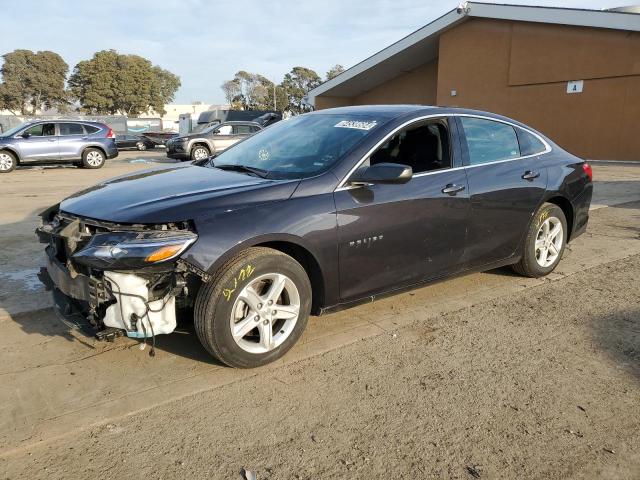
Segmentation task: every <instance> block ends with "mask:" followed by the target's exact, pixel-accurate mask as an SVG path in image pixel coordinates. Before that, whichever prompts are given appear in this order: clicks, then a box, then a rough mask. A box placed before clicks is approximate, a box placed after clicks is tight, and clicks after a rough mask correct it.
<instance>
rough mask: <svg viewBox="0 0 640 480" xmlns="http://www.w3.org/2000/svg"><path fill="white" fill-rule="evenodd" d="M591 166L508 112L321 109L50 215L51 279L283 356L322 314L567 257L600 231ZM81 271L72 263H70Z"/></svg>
mask: <svg viewBox="0 0 640 480" xmlns="http://www.w3.org/2000/svg"><path fill="white" fill-rule="evenodd" d="M591 195H592V171H591V167H590V166H589V165H588V164H587V163H586V162H585V161H583V160H582V159H580V158H578V157H576V156H574V155H572V154H570V153H568V152H566V151H565V150H563V149H562V148H561V147H559V146H558V145H556V144H555V143H553V142H552V141H551V140H550V139H549V138H547V137H545V136H544V135H542V134H541V133H539V132H537V131H535V130H534V129H532V128H530V127H528V126H526V125H524V124H522V123H520V122H517V121H515V120H511V119H509V118H506V117H503V116H499V115H495V114H492V113H486V112H480V111H475V110H463V109H453V108H435V107H419V106H375V107H374V106H372V107H348V108H337V109H330V110H322V111H318V112H314V113H310V114H306V115H301V116H299V117H295V118H292V119H291V120H288V121H286V122H279V123H277V124H275V125H273V126H271V127H269V128H268V129H265V130H264V131H262V132H260V133H258V134H257V135H255V136H253V137H251V138H248V139H246V140H244V141H243V142H241V143H239V144H238V145H236V146H234V147H233V148H231V149H229V150H227V151H226V152H223V153H221V154H220V155H219V156H217V157H216V158H213V159H211V160H210V161H208V162H204V165H203V166H196V165H179V166H175V167H171V168H164V169H154V170H148V171H146V172H136V173H133V174H131V175H130V176H129V177H127V176H125V177H118V178H117V179H115V180H112V181H106V182H102V183H100V184H98V185H96V186H95V187H94V188H92V189H88V190H84V191H82V192H80V193H78V194H75V195H73V196H71V197H69V198H67V199H66V200H64V201H63V202H62V203H61V204H59V205H55V206H53V207H52V208H51V209H49V210H48V211H47V212H44V213H43V215H42V218H43V224H42V226H41V227H40V228H39V230H38V234H39V236H40V239H41V241H43V242H44V243H46V244H47V247H46V252H47V257H46V258H47V264H46V267H45V268H44V269H43V271H42V275H41V278H42V280H43V281H44V282H45V284H46V285H48V287H49V288H51V289H53V290H54V292H55V298H56V308H57V311H58V312H60V315H62V316H63V318H67V317H69V316H72V317H73V316H75V318H83V319H88V320H89V321H90V322H91V323H92V324H93V325H95V326H96V327H97V328H98V329H99V330H100V332H99V336H101V337H109V336H111V337H113V336H116V335H127V336H129V337H138V338H145V339H146V338H147V337H152V338H155V337H154V336H155V335H158V334H160V333H169V332H171V331H173V329H174V328H175V326H176V309H177V308H179V306H190V305H192V306H193V317H194V322H195V329H196V332H197V335H198V338H199V339H200V341H201V342H202V344H203V345H204V347H205V348H206V349H207V351H208V352H210V353H211V354H212V355H213V356H215V357H216V358H218V359H219V360H220V361H222V362H224V363H225V364H227V365H230V366H234V367H255V366H258V365H263V364H265V363H268V362H271V361H273V360H275V359H277V358H279V357H280V356H282V355H283V354H284V353H285V352H286V351H287V350H288V349H289V348H291V347H292V346H293V344H294V343H296V341H297V340H298V339H299V338H300V335H301V334H302V332H303V330H304V328H305V326H306V324H307V319H308V317H309V315H310V313H314V314H318V315H319V314H322V313H325V312H329V311H333V310H336V309H341V308H346V307H351V306H355V305H357V304H359V303H363V302H371V301H372V300H375V299H377V298H379V297H381V296H384V295H388V294H393V293H397V292H399V291H402V290H406V289H411V288H415V287H418V286H420V285H424V284H425V283H429V282H434V281H438V280H442V279H443V278H446V277H450V276H453V275H459V274H463V273H470V272H477V271H482V270H488V269H493V268H496V267H500V266H504V265H512V266H513V268H514V270H515V271H516V272H518V273H520V274H522V275H525V276H529V277H541V276H544V275H548V274H549V273H550V272H552V271H553V270H554V268H556V266H557V265H558V262H560V259H561V257H562V254H563V252H564V250H565V246H566V244H567V242H569V241H571V240H573V239H575V238H576V237H577V236H578V235H580V234H581V233H583V232H584V231H585V229H586V226H587V222H588V219H589V204H590V202H591ZM70 271H72V272H73V276H72V275H71V274H70Z"/></svg>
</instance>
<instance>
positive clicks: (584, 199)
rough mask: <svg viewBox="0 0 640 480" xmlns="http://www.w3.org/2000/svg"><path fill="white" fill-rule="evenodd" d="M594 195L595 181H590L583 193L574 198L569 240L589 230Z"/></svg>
mask: <svg viewBox="0 0 640 480" xmlns="http://www.w3.org/2000/svg"><path fill="white" fill-rule="evenodd" d="M592 196H593V183H591V182H590V183H588V184H587V185H586V186H585V188H584V190H583V191H582V193H580V195H578V196H577V197H576V198H575V199H574V200H573V202H572V203H573V212H574V215H573V228H572V229H571V237H570V239H569V240H574V239H575V238H577V237H579V236H580V235H582V234H583V233H584V232H585V231H586V230H587V224H588V223H589V207H591V197H592Z"/></svg>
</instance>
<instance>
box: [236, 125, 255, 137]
mask: <svg viewBox="0 0 640 480" xmlns="http://www.w3.org/2000/svg"><path fill="white" fill-rule="evenodd" d="M250 133H252V130H251V125H234V126H233V134H234V135H248V134H250Z"/></svg>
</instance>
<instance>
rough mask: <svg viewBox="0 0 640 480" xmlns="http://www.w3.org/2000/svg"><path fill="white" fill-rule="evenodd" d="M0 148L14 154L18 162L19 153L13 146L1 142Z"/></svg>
mask: <svg viewBox="0 0 640 480" xmlns="http://www.w3.org/2000/svg"><path fill="white" fill-rule="evenodd" d="M0 150H6V151H8V152H11V153H13V154H14V155H15V156H16V158H17V159H18V162H20V154H19V153H18V151H17V150H16V149H15V148H13V147H12V146H10V145H2V144H0Z"/></svg>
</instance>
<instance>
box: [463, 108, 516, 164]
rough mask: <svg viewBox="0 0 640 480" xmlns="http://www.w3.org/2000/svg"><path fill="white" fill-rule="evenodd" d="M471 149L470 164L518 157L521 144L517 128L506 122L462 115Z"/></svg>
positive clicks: (468, 146)
mask: <svg viewBox="0 0 640 480" xmlns="http://www.w3.org/2000/svg"><path fill="white" fill-rule="evenodd" d="M460 120H461V122H462V127H463V128H464V134H465V137H466V139H467V148H468V150H469V164H470V165H480V164H483V163H491V162H497V161H500V160H508V159H510V158H518V157H519V156H520V146H519V144H518V137H517V136H516V131H515V129H514V128H513V127H512V126H511V125H508V124H506V123H502V122H496V121H494V120H486V119H483V118H475V117H460Z"/></svg>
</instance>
